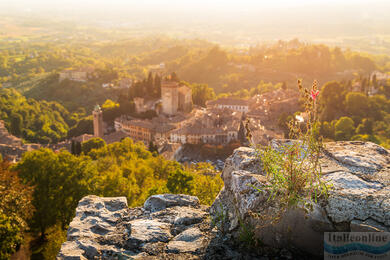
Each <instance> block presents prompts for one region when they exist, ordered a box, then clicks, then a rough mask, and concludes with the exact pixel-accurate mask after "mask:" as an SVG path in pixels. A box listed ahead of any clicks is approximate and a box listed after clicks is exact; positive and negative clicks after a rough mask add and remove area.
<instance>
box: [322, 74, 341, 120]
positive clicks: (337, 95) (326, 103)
mask: <svg viewBox="0 0 390 260" xmlns="http://www.w3.org/2000/svg"><path fill="white" fill-rule="evenodd" d="M344 97H345V93H344V87H343V85H341V84H340V83H339V82H336V81H332V82H328V83H326V84H325V85H324V86H323V87H322V88H321V93H320V99H319V102H320V106H321V115H320V117H321V120H322V121H331V120H333V119H336V118H337V117H339V116H340V115H342V113H343V110H344V107H343V101H344Z"/></svg>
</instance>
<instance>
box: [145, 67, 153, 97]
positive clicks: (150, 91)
mask: <svg viewBox="0 0 390 260" xmlns="http://www.w3.org/2000/svg"><path fill="white" fill-rule="evenodd" d="M146 95H147V97H149V98H152V97H153V96H154V79H153V74H152V72H149V75H148V80H147V81H146Z"/></svg>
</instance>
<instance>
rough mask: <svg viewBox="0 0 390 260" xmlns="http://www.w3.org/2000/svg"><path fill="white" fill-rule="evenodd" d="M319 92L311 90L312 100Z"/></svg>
mask: <svg viewBox="0 0 390 260" xmlns="http://www.w3.org/2000/svg"><path fill="white" fill-rule="evenodd" d="M319 94H320V91H319V90H314V89H313V90H312V91H311V98H312V99H313V100H316V98H317V96H318V95H319Z"/></svg>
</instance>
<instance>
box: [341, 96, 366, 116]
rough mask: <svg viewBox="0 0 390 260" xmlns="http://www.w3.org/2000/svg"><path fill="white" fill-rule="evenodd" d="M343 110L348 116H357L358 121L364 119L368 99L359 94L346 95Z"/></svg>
mask: <svg viewBox="0 0 390 260" xmlns="http://www.w3.org/2000/svg"><path fill="white" fill-rule="evenodd" d="M345 110H346V112H347V114H349V115H350V116H357V117H358V118H359V119H361V118H363V117H366V116H367V113H368V111H369V99H368V97H367V96H366V95H365V94H363V93H359V92H350V93H348V94H347V95H346V97H345ZM359 121H360V120H359Z"/></svg>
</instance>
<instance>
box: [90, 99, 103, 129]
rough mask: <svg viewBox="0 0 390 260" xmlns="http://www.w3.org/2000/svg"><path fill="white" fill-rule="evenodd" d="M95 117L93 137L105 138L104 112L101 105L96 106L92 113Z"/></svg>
mask: <svg viewBox="0 0 390 260" xmlns="http://www.w3.org/2000/svg"><path fill="white" fill-rule="evenodd" d="M92 115H93V135H94V136H95V137H103V111H102V109H101V108H100V106H99V105H96V106H95V108H94V109H93V111H92Z"/></svg>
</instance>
